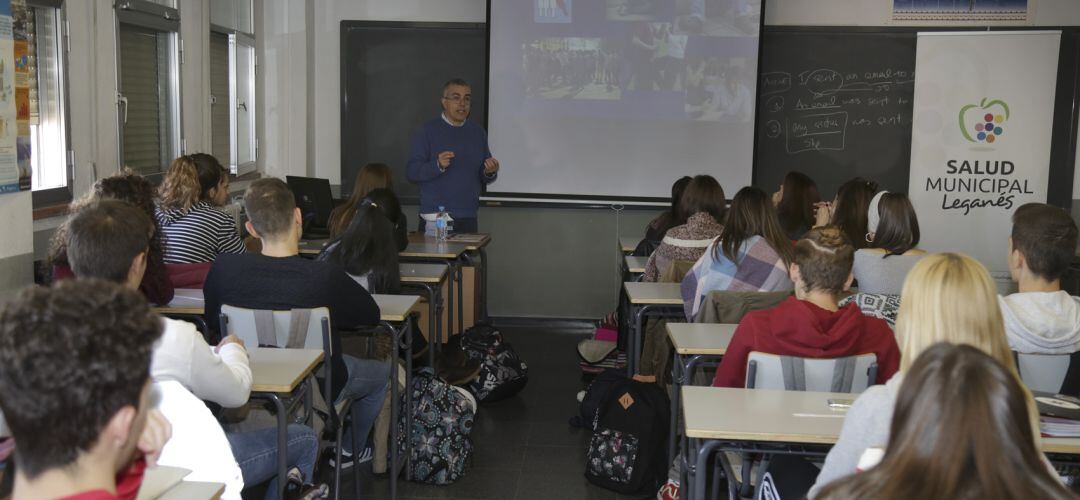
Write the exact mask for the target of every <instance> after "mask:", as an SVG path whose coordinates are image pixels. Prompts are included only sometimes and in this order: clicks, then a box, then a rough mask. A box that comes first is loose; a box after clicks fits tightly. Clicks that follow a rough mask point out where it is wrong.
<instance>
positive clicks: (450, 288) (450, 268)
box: [439, 260, 457, 339]
mask: <svg viewBox="0 0 1080 500" xmlns="http://www.w3.org/2000/svg"><path fill="white" fill-rule="evenodd" d="M446 267H447V269H446V273H447V275H448V278H447V279H448V280H450V281H449V283H447V285H446V338H448V339H449V338H450V337H452V336H453V335H454V279H455V278H457V263H456V261H452V260H448V261H446ZM439 324H440V325H441V324H442V318H441V317H440V318H439Z"/></svg>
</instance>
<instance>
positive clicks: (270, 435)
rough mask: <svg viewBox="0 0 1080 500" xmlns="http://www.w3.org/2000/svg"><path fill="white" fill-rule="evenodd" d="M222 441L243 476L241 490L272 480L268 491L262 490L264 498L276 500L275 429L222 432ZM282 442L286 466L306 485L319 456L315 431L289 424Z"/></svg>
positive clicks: (303, 426) (276, 450)
mask: <svg viewBox="0 0 1080 500" xmlns="http://www.w3.org/2000/svg"><path fill="white" fill-rule="evenodd" d="M225 437H226V438H227V439H228V440H229V446H230V447H232V452H233V457H234V458H236V463H237V464H238V465H239V466H240V473H241V474H242V475H243V476H244V486H245V488H246V487H251V486H254V485H256V484H261V483H263V482H265V481H266V480H268V479H271V478H273V480H271V481H270V488H269V489H267V490H266V498H267V499H271V498H277V491H278V486H277V485H278V479H279V478H278V477H277V472H278V470H277V452H278V446H277V427H268V428H266V429H260V430H257V431H249V432H226V433H225ZM286 442H287V444H288V459H287V460H286V462H287V463H288V464H289V467H290V468H291V467H298V468H299V469H300V472H301V473H302V474H303V475H304V482H305V483H310V482H311V477H312V473H313V472H314V470H315V459H316V457H317V455H318V453H319V440H318V438H317V437H316V436H315V431H314V430H312V428H311V427H308V426H306V425H300V424H290V425H289V433H288V439H287V441H286Z"/></svg>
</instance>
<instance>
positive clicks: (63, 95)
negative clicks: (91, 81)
mask: <svg viewBox="0 0 1080 500" xmlns="http://www.w3.org/2000/svg"><path fill="white" fill-rule="evenodd" d="M26 4H27V7H29V8H42V9H56V38H57V43H58V45H59V47H58V50H57V60H56V64H57V72H56V73H57V79H58V80H59V82H58V86H59V94H58V98H59V104H60V129H61V130H62V131H63V133H62V134H61V136H62V144H61V145H60V146H61V149H62V151H63V152H64V154H63V168H64V176H65V177H66V183H65V185H64V186H61V187H55V188H48V189H38V190H34V189H32V190H31V198H32V204H33V206H34V208H40V207H45V206H51V205H57V204H62V203H68V202H70V201H71V200H72V199H73V197H74V195H73V193H74V184H75V165H74V158H75V157H74V152H73V151H72V150H71V125H70V123H69V121H68V112H69V107H68V49H69V45H68V23H67V12H66V9H65V8H64V2H63V1H62V0H27V2H26ZM36 25H37V21H36V20H35V27H36ZM36 49H37V46H36V45H35V50H36ZM34 56H35V57H36V54H34ZM39 64H40V63H39ZM36 67H38V68H39V69H38V71H39V72H40V66H36ZM41 81H42V79H41V77H40V75H39V76H38V78H37V82H38V85H39V88H40V85H41ZM40 103H41V91H40V90H39V91H38V106H39V107H40V105H41V104H40ZM40 142H41V141H40V139H39V140H32V142H31V150H30V158H31V160H30V161H31V165H32V167H31V171H32V172H37V171H38V170H40V168H39V167H38V166H37V165H36V163H37V162H38V161H40V156H38V155H36V154H35V152H37V151H40V150H41V148H40V147H39V146H40ZM33 177H36V175H34V176H33ZM32 183H33V179H31V185H32Z"/></svg>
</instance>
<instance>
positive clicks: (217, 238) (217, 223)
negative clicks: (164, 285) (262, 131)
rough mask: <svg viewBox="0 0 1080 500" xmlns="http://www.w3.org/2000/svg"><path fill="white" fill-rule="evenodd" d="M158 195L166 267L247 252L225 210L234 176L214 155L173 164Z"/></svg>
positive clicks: (186, 157) (184, 158)
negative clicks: (231, 175) (231, 176)
mask: <svg viewBox="0 0 1080 500" xmlns="http://www.w3.org/2000/svg"><path fill="white" fill-rule="evenodd" d="M158 195H159V196H158V198H159V199H158V207H157V211H156V212H155V217H156V218H157V221H158V225H159V226H161V232H162V236H164V238H165V263H166V264H196V263H200V262H213V261H214V259H215V258H216V257H217V256H218V254H223V253H242V252H243V251H244V242H243V240H241V239H240V235H239V233H238V232H237V230H236V220H235V219H233V217H232V216H231V215H229V214H227V213H225V212H224V211H222V210H221V208H220V207H221V206H223V205H225V202H226V201H227V200H228V198H229V175H228V173H227V172H226V171H225V169H224V168H223V167H222V166H221V164H220V163H218V161H217V159H216V158H214V157H213V156H211V155H208V154H206V153H195V154H192V155H184V156H181V157H179V158H177V159H175V160H173V162H172V164H171V165H169V170H168V172H167V173H166V174H165V181H164V182H162V183H161V188H160V192H159V193H158Z"/></svg>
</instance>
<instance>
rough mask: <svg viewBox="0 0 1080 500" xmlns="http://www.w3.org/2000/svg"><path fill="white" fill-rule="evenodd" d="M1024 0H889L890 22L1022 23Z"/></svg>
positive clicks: (1026, 1) (1024, 13)
mask: <svg viewBox="0 0 1080 500" xmlns="http://www.w3.org/2000/svg"><path fill="white" fill-rule="evenodd" d="M1028 10H1029V6H1028V0H893V19H896V20H911V21H1025V20H1027V19H1028V15H1029V12H1028Z"/></svg>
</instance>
